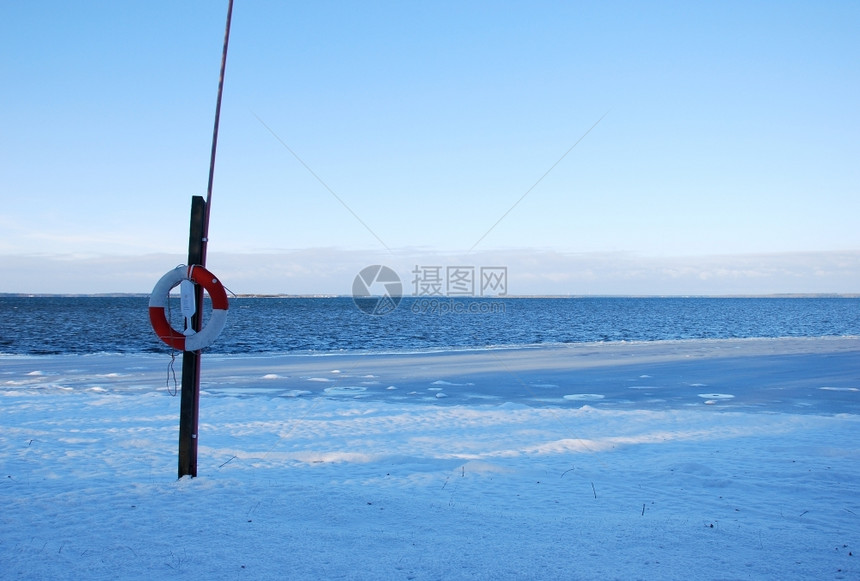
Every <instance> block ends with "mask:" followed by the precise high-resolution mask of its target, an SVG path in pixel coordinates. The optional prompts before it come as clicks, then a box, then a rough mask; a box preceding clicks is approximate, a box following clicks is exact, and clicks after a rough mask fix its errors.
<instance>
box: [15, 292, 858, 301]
mask: <svg viewBox="0 0 860 581" xmlns="http://www.w3.org/2000/svg"><path fill="white" fill-rule="evenodd" d="M148 296H149V293H93V294H86V293H0V298H3V297H15V298H50V297H62V298H125V297H128V298H145V297H148ZM403 296H404V297H407V298H408V297H413V298H421V299H442V300H444V299H450V300H461V299H482V300H507V299H511V300H516V299H595V298H596V299H600V298H629V299H688V298H689V299H856V298H860V293H774V294H760V295H757V294H727V295H689V294H679V295H671V294H668V295H506V296H496V297H479V296H474V297H472V296H467V297H453V296H444V295H441V296H423V295H422V296H413V295H403ZM230 298H231V299H337V298H352V295H333V294H304V295H294V294H253V293H245V294H239V295H231V296H230Z"/></svg>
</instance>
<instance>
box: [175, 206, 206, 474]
mask: <svg viewBox="0 0 860 581" xmlns="http://www.w3.org/2000/svg"><path fill="white" fill-rule="evenodd" d="M205 215H206V200H205V199H204V198H203V196H193V197H192V198H191V228H190V230H189V232H190V234H189V237H188V264H189V265H192V264H203V262H204V261H205V258H204V256H203V251H204V250H203V249H204V239H203V238H204V230H205V227H204V221H205ZM194 302H195V305H196V306H197V310H196V313H195V315H194V316H193V317H192V318H191V326H192V328H193V329H194V330H195V331H200V329H201V328H202V324H203V317H202V315H203V288H202V287H201V286H199V285H195V287H194ZM179 406H180V407H179V477H180V478H182V477H183V476H197V424H198V418H199V416H200V351H184V352H183V353H182V395H181V397H180V403H179Z"/></svg>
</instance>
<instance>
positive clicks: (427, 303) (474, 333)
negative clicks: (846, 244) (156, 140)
mask: <svg viewBox="0 0 860 581" xmlns="http://www.w3.org/2000/svg"><path fill="white" fill-rule="evenodd" d="M148 300H149V299H148V297H145V296H125V297H18V296H2V297H0V321H2V323H0V354H7V355H10V354H12V355H56V354H92V353H163V352H167V351H169V347H167V346H166V345H164V344H163V343H162V342H161V341H160V340H159V339H158V338H157V337H156V336H155V334H154V333H153V331H152V328H151V327H150V323H149V315H148ZM171 310H174V309H171ZM178 310H179V308H178V306H177V308H176V309H175V311H177V312H178ZM174 315H175V313H174ZM176 318H177V317H175V316H174V317H173V318H172V321H173V319H176ZM173 324H174V327H175V328H179V329H181V328H182V324H181V319H179V320H177V321H173ZM845 335H852V336H858V335H860V299H857V298H621V297H610V298H606V297H586V298H515V299H511V298H509V299H489V300H487V299H478V298H468V299H456V300H455V299H448V298H441V297H440V298H438V299H427V298H421V297H404V299H403V300H402V302H401V303H400V304H399V305H398V306H397V308H396V309H394V310H393V311H391V312H389V313H387V314H385V315H368V314H365V313H364V312H362V311H361V310H359V308H357V306H356V304H355V303H354V302H353V300H352V298H350V297H341V298H233V299H231V301H230V310H229V313H228V318H227V325H226V327H225V329H224V332H223V333H222V334H221V336H220V337H219V338H218V340H217V341H216V342H215V343H214V344H213V345H211V346H210V347H209V348H207V352H210V353H219V354H260V353H326V352H344V351H377V352H406V351H422V350H440V349H441V350H445V349H463V348H485V347H498V346H522V345H541V344H559V343H581V342H595V341H599V342H609V341H659V340H668V339H721V338H748V337H822V336H845Z"/></svg>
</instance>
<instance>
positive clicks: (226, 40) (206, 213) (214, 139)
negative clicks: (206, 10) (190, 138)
mask: <svg viewBox="0 0 860 581" xmlns="http://www.w3.org/2000/svg"><path fill="white" fill-rule="evenodd" d="M232 20H233V0H229V2H228V4H227V25H226V27H225V29H224V48H223V50H222V51H221V74H220V75H219V77H218V99H217V101H216V102H215V126H214V128H213V129H212V153H211V154H210V156H209V184H208V186H207V187H206V209H205V211H204V214H203V257H202V260H201V262H200V265H201V266H206V251H207V249H208V248H207V247H208V245H209V212H210V208H211V207H212V183H213V182H214V180H215V151H216V149H217V148H218V124H219V123H220V121H221V95H222V94H223V92H224V70H225V69H226V68H227V46H228V45H229V44H230V23H231V21H232Z"/></svg>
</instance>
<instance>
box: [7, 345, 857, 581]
mask: <svg viewBox="0 0 860 581" xmlns="http://www.w3.org/2000/svg"><path fill="white" fill-rule="evenodd" d="M169 360H170V358H169V356H155V355H107V354H105V355H88V356H69V355H65V356H45V357H41V356H40V357H32V356H20V357H19V356H5V357H3V358H2V359H0V395H2V396H3V400H2V406H1V407H0V426H2V431H0V469H2V473H1V474H0V477H2V478H0V481H2V486H0V499H2V500H0V502H2V507H3V509H2V511H0V523H2V532H0V574H2V577H3V578H5V579H59V578H68V579H73V578H78V579H83V578H87V579H162V578H164V579H166V578H171V579H175V578H188V579H192V578H193V579H242V578H247V579H276V578H326V579H525V578H534V579H613V578H618V579H635V578H641V579H654V578H674V579H690V578H696V579H777V578H780V579H857V578H860V556H858V555H857V551H858V549H860V495H858V493H857V490H858V482H860V463H858V460H860V444H858V441H857V434H858V433H860V432H858V430H860V339H858V338H856V337H832V338H798V339H743V340H696V341H658V342H647V343H644V342H643V343H604V344H594V343H592V344H577V345H559V346H543V347H534V348H517V349H483V350H461V351H440V352H435V353H433V352H416V353H392V354H380V353H377V354H362V353H356V352H350V353H344V354H334V355H325V356H312V355H283V356H274V355H272V356H256V357H229V356H215V355H204V358H203V374H202V389H203V394H202V397H201V411H200V418H201V419H200V449H199V477H198V478H195V479H190V478H184V479H182V480H177V479H176V446H177V425H178V415H179V398H177V397H170V392H171V391H172V389H173V382H172V380H169V376H168V363H169ZM178 367H179V360H177V362H176V371H177V373H178V371H179V369H178Z"/></svg>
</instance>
